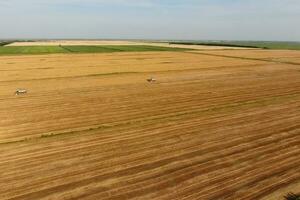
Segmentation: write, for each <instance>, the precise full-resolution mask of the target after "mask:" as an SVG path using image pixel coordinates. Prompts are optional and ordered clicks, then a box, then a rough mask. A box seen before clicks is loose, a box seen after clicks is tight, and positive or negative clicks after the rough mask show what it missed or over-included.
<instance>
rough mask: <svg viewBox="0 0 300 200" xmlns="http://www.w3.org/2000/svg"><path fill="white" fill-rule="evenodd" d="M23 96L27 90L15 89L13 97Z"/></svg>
mask: <svg viewBox="0 0 300 200" xmlns="http://www.w3.org/2000/svg"><path fill="white" fill-rule="evenodd" d="M24 94H27V90H25V89H17V90H16V92H15V95H17V96H18V95H24Z"/></svg>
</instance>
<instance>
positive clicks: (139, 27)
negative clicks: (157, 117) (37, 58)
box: [0, 0, 300, 41]
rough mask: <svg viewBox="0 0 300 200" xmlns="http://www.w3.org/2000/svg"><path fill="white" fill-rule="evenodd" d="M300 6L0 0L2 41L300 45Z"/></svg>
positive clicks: (210, 0)
mask: <svg viewBox="0 0 300 200" xmlns="http://www.w3.org/2000/svg"><path fill="white" fill-rule="evenodd" d="M299 24H300V0H0V25H1V27H0V38H87V39H88V38H99V39H100V38H103V39H106V38H110V39H186V40H202V39H203V40H207V39H210V40H284V41H300V26H299Z"/></svg>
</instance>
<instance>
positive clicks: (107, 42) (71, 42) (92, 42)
mask: <svg viewBox="0 0 300 200" xmlns="http://www.w3.org/2000/svg"><path fill="white" fill-rule="evenodd" d="M59 45H63V46H95V45H99V46H106V45H108V46H131V45H133V46H136V45H143V46H156V47H168V48H170V47H172V48H186V49H196V50H220V49H221V50H222V49H250V48H244V47H226V46H217V45H216V46H206V45H185V44H169V43H168V42H154V41H125V40H120V41H117V40H46V41H33V42H14V43H11V44H8V45H7V46H21V47H26V46H59Z"/></svg>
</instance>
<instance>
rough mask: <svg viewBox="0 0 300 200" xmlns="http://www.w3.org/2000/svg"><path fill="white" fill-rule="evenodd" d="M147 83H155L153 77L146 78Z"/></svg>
mask: <svg viewBox="0 0 300 200" xmlns="http://www.w3.org/2000/svg"><path fill="white" fill-rule="evenodd" d="M147 81H148V82H149V83H155V82H156V79H155V78H153V77H151V78H148V79H147Z"/></svg>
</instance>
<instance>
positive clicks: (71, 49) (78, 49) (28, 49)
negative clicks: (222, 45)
mask: <svg viewBox="0 0 300 200" xmlns="http://www.w3.org/2000/svg"><path fill="white" fill-rule="evenodd" d="M187 50H192V49H184V48H172V47H158V46H145V45H122V46H114V45H103V46H0V55H36V54H55V53H114V52H147V51H187Z"/></svg>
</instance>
